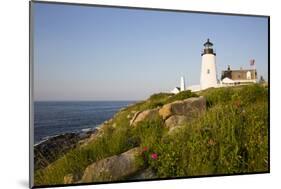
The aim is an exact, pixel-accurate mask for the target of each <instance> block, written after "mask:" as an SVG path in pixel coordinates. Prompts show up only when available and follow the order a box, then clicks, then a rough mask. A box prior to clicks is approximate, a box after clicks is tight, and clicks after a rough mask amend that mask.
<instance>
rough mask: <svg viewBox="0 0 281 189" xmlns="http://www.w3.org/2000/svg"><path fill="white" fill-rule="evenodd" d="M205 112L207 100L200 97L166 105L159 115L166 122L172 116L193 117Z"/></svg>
mask: <svg viewBox="0 0 281 189" xmlns="http://www.w3.org/2000/svg"><path fill="white" fill-rule="evenodd" d="M205 110H206V99H205V98H204V97H203V96H200V97H192V98H188V99H186V100H181V101H175V102H172V103H169V104H166V105H164V106H163V107H162V108H161V109H160V110H159V115H160V116H161V117H162V118H163V119H164V120H166V119H167V118H169V117H170V116H172V115H183V116H187V117H193V116H196V115H198V114H199V113H201V112H203V111H205Z"/></svg>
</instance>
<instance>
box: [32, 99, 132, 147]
mask: <svg viewBox="0 0 281 189" xmlns="http://www.w3.org/2000/svg"><path fill="white" fill-rule="evenodd" d="M132 103H134V102H133V101H89V102H86V101H79V102H71V101H65V102H49V101H48V102H46V101H45V102H43V101H42V102H39V101H38V102H35V103H34V142H35V143H38V142H40V141H42V140H45V139H47V138H48V137H51V136H55V135H59V134H63V133H68V132H81V131H82V130H87V129H88V128H95V127H97V126H98V125H100V124H101V123H103V122H104V121H105V120H108V119H110V118H111V117H113V115H114V114H115V113H116V112H117V111H118V110H119V109H121V108H123V107H126V106H128V105H129V104H132Z"/></svg>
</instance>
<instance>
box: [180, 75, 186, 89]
mask: <svg viewBox="0 0 281 189" xmlns="http://www.w3.org/2000/svg"><path fill="white" fill-rule="evenodd" d="M180 91H185V82H184V77H183V76H181V86H180Z"/></svg>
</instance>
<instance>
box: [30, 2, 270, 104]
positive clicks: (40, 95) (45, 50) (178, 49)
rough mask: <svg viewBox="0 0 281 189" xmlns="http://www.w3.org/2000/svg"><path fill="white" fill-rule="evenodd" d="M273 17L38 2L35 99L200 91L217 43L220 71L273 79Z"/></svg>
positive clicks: (135, 97)
mask: <svg viewBox="0 0 281 189" xmlns="http://www.w3.org/2000/svg"><path fill="white" fill-rule="evenodd" d="M267 24H268V23H267V18H264V17H246V16H222V15H210V14H198V13H182V12H164V11H152V10H132V9H118V8H100V7H86V6H70V5H60V4H42V3H34V97H35V100H140V99H145V98H147V97H148V96H149V95H151V94H153V93H157V92H168V91H170V90H171V89H173V88H174V87H176V86H178V85H179V81H180V76H181V75H183V76H185V79H186V82H187V85H194V84H199V81H200V66H201V55H200V53H201V50H202V48H203V43H204V42H205V41H206V39H207V38H210V39H211V41H212V42H213V43H214V49H215V50H216V53H217V69H218V76H219V78H220V75H221V70H223V69H226V68H227V65H228V64H229V65H231V67H232V68H233V69H235V68H236V69H239V68H240V67H243V68H249V67H250V65H249V59H251V58H254V59H255V60H256V67H257V70H258V75H259V76H260V75H263V76H264V78H265V79H266V80H267V78H268V53H267V52H268V33H267V32H268V30H267V28H268V27H267Z"/></svg>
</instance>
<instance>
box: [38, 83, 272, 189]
mask: <svg viewBox="0 0 281 189" xmlns="http://www.w3.org/2000/svg"><path fill="white" fill-rule="evenodd" d="M198 95H203V96H205V97H206V99H207V105H208V109H207V111H206V112H205V113H204V114H203V115H201V117H199V118H198V119H196V120H194V121H192V122H190V123H186V124H185V125H184V126H182V127H180V128H179V129H178V130H175V132H174V133H172V134H168V130H167V129H166V128H165V127H164V126H163V125H164V121H163V120H161V118H160V117H159V118H157V119H155V120H153V121H151V120H147V121H144V122H140V123H138V125H137V126H136V127H131V126H130V125H129V121H130V118H131V117H132V116H133V114H134V112H136V111H142V110H145V109H150V108H155V107H159V106H160V107H161V106H163V105H164V104H166V103H170V102H173V101H176V100H183V99H186V98H190V97H193V96H198ZM113 123H115V127H112V124H113ZM267 132H268V88H266V87H262V86H260V85H249V86H239V87H232V88H218V89H208V90H206V91H202V92H200V93H198V94H194V93H191V92H190V91H184V92H181V93H179V94H177V95H171V94H166V93H159V94H155V95H152V96H151V97H150V98H149V99H148V100H146V101H143V102H139V103H136V104H134V105H132V106H129V107H128V108H126V109H124V110H122V111H120V112H118V113H117V114H116V116H115V117H114V118H113V119H112V121H110V122H109V123H107V125H106V126H105V127H104V135H103V136H102V137H100V138H98V139H97V140H95V141H93V142H91V143H90V144H88V145H86V146H84V147H78V148H76V149H73V150H71V151H70V152H68V153H67V154H66V155H65V156H63V157H62V158H60V159H58V160H57V161H56V162H54V163H52V164H51V165H49V166H48V167H47V168H45V169H42V170H38V171H36V172H35V185H48V184H62V183H63V177H64V176H65V175H67V174H74V175H75V176H77V177H78V178H80V177H81V176H82V174H83V171H84V169H85V168H86V167H87V166H88V165H89V164H91V163H93V162H95V161H97V160H100V159H103V158H105V157H109V156H112V155H115V154H120V153H122V152H124V151H127V150H128V149H130V148H132V147H135V146H141V147H142V148H143V147H146V148H147V149H148V150H147V151H146V152H145V153H144V154H143V156H141V157H139V161H138V163H142V164H143V165H145V166H147V167H149V168H151V169H152V170H154V171H155V173H156V174H157V175H158V176H159V177H160V178H165V177H179V176H197V175H211V174H231V173H246V172H260V171H267V170H268V161H269V160H268V159H267V158H268V138H267V136H268V133H267ZM152 153H156V154H157V155H158V157H157V159H152V158H151V154H152Z"/></svg>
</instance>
